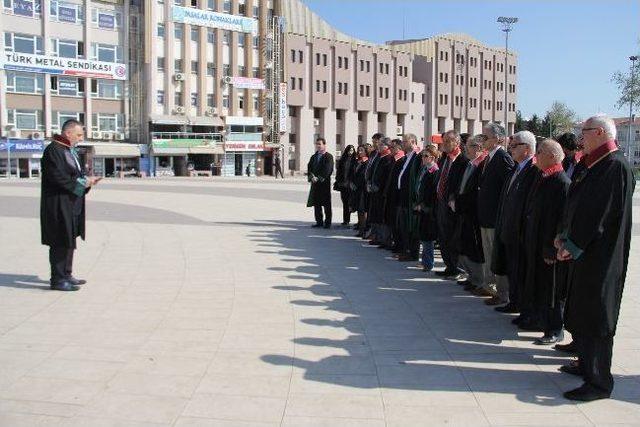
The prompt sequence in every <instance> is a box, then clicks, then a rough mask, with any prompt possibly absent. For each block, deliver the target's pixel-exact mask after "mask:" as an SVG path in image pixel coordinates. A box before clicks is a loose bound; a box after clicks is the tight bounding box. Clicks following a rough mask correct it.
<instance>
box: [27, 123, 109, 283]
mask: <svg viewBox="0 0 640 427" xmlns="http://www.w3.org/2000/svg"><path fill="white" fill-rule="evenodd" d="M83 138H84V130H83V126H82V123H80V122H78V121H77V120H67V121H66V122H65V123H64V124H63V125H62V134H61V135H54V137H53V142H51V144H49V145H48V146H47V148H46V149H45V150H44V153H43V155H42V160H41V166H42V184H41V194H42V196H41V199H40V229H41V233H42V244H43V245H47V246H49V264H50V266H51V281H50V287H51V289H52V290H57V291H77V290H78V289H79V287H78V286H79V285H83V284H84V283H86V281H85V280H81V279H76V278H75V277H73V252H74V250H75V249H76V238H78V237H80V238H82V240H84V239H85V195H86V194H87V193H88V192H89V190H90V189H91V187H93V186H94V185H96V184H97V183H98V181H100V178H96V177H92V176H86V175H85V172H84V168H83V167H82V164H81V162H80V160H79V157H78V154H77V152H76V145H77V144H78V142H80V141H82V140H83Z"/></svg>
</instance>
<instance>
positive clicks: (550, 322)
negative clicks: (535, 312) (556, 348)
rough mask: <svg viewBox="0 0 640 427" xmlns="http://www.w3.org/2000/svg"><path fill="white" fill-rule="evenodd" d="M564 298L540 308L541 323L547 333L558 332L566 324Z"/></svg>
mask: <svg viewBox="0 0 640 427" xmlns="http://www.w3.org/2000/svg"><path fill="white" fill-rule="evenodd" d="M564 303H565V301H564V300H558V299H556V301H555V302H554V304H553V306H552V305H551V304H548V305H546V306H545V307H541V309H540V313H539V316H540V324H541V325H542V327H543V329H544V334H545V335H552V334H558V333H560V332H561V331H562V327H563V325H564V322H563V316H562V314H563V312H564Z"/></svg>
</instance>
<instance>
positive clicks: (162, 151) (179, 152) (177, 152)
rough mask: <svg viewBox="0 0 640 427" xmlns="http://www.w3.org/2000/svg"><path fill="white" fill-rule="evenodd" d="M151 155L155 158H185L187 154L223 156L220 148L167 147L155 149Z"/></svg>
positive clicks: (222, 150)
mask: <svg viewBox="0 0 640 427" xmlns="http://www.w3.org/2000/svg"><path fill="white" fill-rule="evenodd" d="M153 154H154V155H156V156H185V155H187V154H224V149H223V148H222V146H216V147H176V148H174V147H168V148H164V147H162V148H155V147H154V149H153Z"/></svg>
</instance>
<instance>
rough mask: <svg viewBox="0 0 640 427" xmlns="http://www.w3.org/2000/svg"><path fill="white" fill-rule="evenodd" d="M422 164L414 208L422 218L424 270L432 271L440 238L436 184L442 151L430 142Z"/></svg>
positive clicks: (422, 158)
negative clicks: (435, 244) (435, 242)
mask: <svg viewBox="0 0 640 427" xmlns="http://www.w3.org/2000/svg"><path fill="white" fill-rule="evenodd" d="M420 157H421V161H422V165H421V168H420V175H419V178H418V180H417V185H416V205H415V206H414V210H415V211H416V212H417V214H418V216H419V218H420V232H419V234H420V244H421V245H422V259H421V263H422V271H425V272H426V271H431V270H432V269H433V265H434V241H435V240H436V239H437V238H438V226H437V219H436V209H437V200H436V186H437V184H438V173H439V172H438V158H439V157H440V151H439V150H438V148H437V147H436V146H435V145H434V144H428V145H427V146H426V147H425V148H424V149H423V150H422V152H421V153H420Z"/></svg>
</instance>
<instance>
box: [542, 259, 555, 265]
mask: <svg viewBox="0 0 640 427" xmlns="http://www.w3.org/2000/svg"><path fill="white" fill-rule="evenodd" d="M544 263H545V264H547V265H553V264H555V263H556V260H555V259H549V258H545V259H544Z"/></svg>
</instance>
